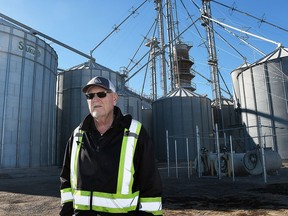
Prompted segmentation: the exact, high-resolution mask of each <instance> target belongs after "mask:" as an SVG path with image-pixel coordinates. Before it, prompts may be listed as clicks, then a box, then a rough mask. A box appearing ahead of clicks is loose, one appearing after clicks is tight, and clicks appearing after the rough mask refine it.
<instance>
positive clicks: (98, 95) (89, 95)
mask: <svg viewBox="0 0 288 216" xmlns="http://www.w3.org/2000/svg"><path fill="white" fill-rule="evenodd" d="M107 93H112V92H111V91H102V92H97V93H87V94H85V95H86V98H87V100H92V99H93V98H94V97H95V95H97V97H98V98H105V97H106V95H107Z"/></svg>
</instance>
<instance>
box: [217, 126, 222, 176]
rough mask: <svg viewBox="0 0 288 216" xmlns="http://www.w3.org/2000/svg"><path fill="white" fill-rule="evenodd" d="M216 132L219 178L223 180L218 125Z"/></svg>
mask: <svg viewBox="0 0 288 216" xmlns="http://www.w3.org/2000/svg"><path fill="white" fill-rule="evenodd" d="M215 131H216V147H217V161H218V178H219V179H221V177H222V176H221V174H222V173H221V161H220V145H219V132H218V124H215Z"/></svg>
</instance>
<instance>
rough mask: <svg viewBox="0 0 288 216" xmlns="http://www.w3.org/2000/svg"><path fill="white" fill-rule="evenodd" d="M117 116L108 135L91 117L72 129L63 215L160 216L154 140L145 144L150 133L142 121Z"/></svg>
mask: <svg viewBox="0 0 288 216" xmlns="http://www.w3.org/2000/svg"><path fill="white" fill-rule="evenodd" d="M114 114H115V118H114V122H113V124H112V127H111V128H110V129H109V130H108V131H107V132H106V133H107V136H106V133H105V134H104V135H103V136H101V135H100V134H99V132H98V131H97V130H96V128H95V126H94V127H93V124H94V122H93V123H92V122H91V119H92V121H93V118H92V116H90V115H88V116H87V117H86V119H85V120H84V121H83V123H82V125H80V126H79V127H77V128H76V129H75V130H74V133H73V135H72V137H71V138H70V140H69V142H68V144H67V147H66V152H65V157H64V163H63V169H62V172H61V176H60V179H61V190H60V191H61V203H62V210H61V212H60V215H72V214H74V212H85V211H87V212H88V211H89V212H94V211H95V212H97V213H99V214H100V215H101V212H102V213H105V215H107V214H109V213H111V215H115V214H116V215H117V214H119V215H120V214H121V215H123V214H125V213H127V215H128V213H129V215H133V214H130V213H131V212H135V215H137V213H136V212H138V211H141V212H142V213H146V214H147V215H162V201H161V192H162V188H161V180H160V177H159V173H158V171H157V168H156V167H155V165H154V163H153V162H151V161H153V156H154V155H151V154H153V151H152V149H153V148H151V141H146V142H145V140H148V135H147V134H146V131H145V129H144V128H143V127H142V125H141V123H140V122H138V121H136V120H134V119H132V118H131V116H123V115H122V113H121V111H120V109H119V108H118V107H115V109H114ZM128 126H129V127H128ZM113 137H114V138H113ZM102 142H103V143H102ZM95 143H96V144H95ZM98 143H99V144H98ZM101 143H102V145H101ZM138 145H139V146H138ZM145 145H147V146H145ZM91 152H92V154H91ZM108 155H109V156H108ZM111 155H112V156H111ZM105 156H106V157H105ZM115 161H116V162H117V164H115ZM113 162H114V163H113ZM142 169H143V170H142ZM109 171H111V173H109ZM102 177H103V179H101V178H102ZM97 183H99V184H97ZM81 215H82V214H81ZM88 215H89V214H88Z"/></svg>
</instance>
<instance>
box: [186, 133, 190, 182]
mask: <svg viewBox="0 0 288 216" xmlns="http://www.w3.org/2000/svg"><path fill="white" fill-rule="evenodd" d="M186 153H187V164H188V166H187V167H188V168H187V169H188V179H190V164H189V146H188V138H186Z"/></svg>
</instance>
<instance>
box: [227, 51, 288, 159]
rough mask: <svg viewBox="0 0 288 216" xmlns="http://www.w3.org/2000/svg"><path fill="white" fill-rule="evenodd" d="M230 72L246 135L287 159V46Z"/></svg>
mask: <svg viewBox="0 0 288 216" xmlns="http://www.w3.org/2000/svg"><path fill="white" fill-rule="evenodd" d="M231 75H232V78H233V79H232V80H233V87H234V91H235V93H236V98H237V100H238V103H239V107H240V110H241V114H242V121H243V124H245V126H246V127H247V132H248V134H249V135H250V137H252V139H253V140H254V142H255V144H260V143H263V146H264V147H271V148H272V150H274V151H276V152H278V153H279V155H280V156H281V158H282V159H288V136H287V133H288V105H287V104H288V98H287V94H288V83H287V75H288V50H287V48H283V47H279V48H277V49H276V50H275V51H273V52H272V53H270V54H269V55H267V56H265V57H264V58H262V59H260V60H259V61H257V62H255V63H253V64H251V65H249V67H244V68H241V70H240V69H239V68H238V69H236V70H235V71H232V72H231ZM247 150H249V149H247ZM250 150H251V149H250Z"/></svg>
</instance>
